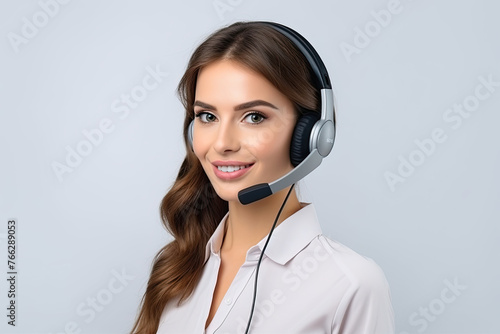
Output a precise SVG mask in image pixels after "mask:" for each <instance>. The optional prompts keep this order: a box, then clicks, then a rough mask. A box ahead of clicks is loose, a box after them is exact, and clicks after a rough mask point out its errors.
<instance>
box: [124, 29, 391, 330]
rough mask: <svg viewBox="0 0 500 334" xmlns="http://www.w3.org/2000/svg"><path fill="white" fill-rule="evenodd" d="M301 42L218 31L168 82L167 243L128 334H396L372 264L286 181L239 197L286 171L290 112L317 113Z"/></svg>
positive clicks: (265, 32)
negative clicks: (178, 144) (262, 193)
mask: <svg viewBox="0 0 500 334" xmlns="http://www.w3.org/2000/svg"><path fill="white" fill-rule="evenodd" d="M302 52H303V51H301V50H300V49H299V48H298V46H297V45H296V43H295V42H293V41H291V40H290V38H289V37H287V36H285V34H283V33H282V32H280V31H278V30H277V29H275V28H274V27H273V26H272V25H271V24H268V23H263V22H245V23H242V22H239V23H235V24H232V25H230V26H228V27H225V28H223V29H220V30H218V31H216V32H215V33H213V34H212V35H211V36H209V37H208V38H207V39H206V40H205V41H204V42H203V43H202V44H201V45H200V46H199V47H198V48H197V49H196V50H195V51H194V53H193V55H192V57H191V59H190V61H189V64H188V68H187V70H186V72H185V74H184V76H183V77H182V79H181V81H180V84H179V87H178V91H179V95H180V97H181V100H182V102H183V105H184V108H185V111H186V115H185V120H184V140H185V142H186V158H185V159H184V162H183V163H182V165H181V167H180V170H179V173H178V176H177V179H176V181H175V183H174V184H173V186H172V188H171V189H170V191H169V192H168V193H167V194H166V196H165V197H164V199H163V201H162V204H161V215H162V219H163V221H164V223H165V226H166V227H167V228H168V229H169V231H170V232H171V233H172V235H173V236H174V241H172V242H171V243H169V244H168V245H166V246H165V247H164V248H163V249H161V250H160V252H159V253H158V254H157V256H156V258H155V260H154V264H153V268H152V272H151V276H150V279H149V282H148V285H147V289H146V292H145V294H144V298H143V300H142V306H141V310H140V313H139V315H138V318H137V320H136V323H135V325H134V328H133V330H132V333H137V334H146V333H147V334H153V333H160V334H164V333H246V332H250V333H346V334H357V333H365V334H373V333H380V334H382V333H384V334H385V333H393V332H394V324H393V321H394V320H393V311H392V306H391V301H390V292H389V287H388V284H387V281H386V279H385V277H384V274H383V273H382V271H381V270H380V268H379V267H378V266H377V265H376V264H375V263H374V262H373V261H372V260H370V259H367V258H364V257H362V256H360V255H358V254H357V253H355V252H354V251H352V250H350V249H349V248H347V247H346V246H343V245H342V244H340V243H338V242H335V241H332V240H329V239H327V238H326V237H324V236H323V235H322V232H321V228H320V224H319V222H318V219H317V217H316V213H315V211H314V206H313V204H307V203H301V202H299V200H298V198H297V195H296V193H295V191H292V188H293V185H292V186H290V187H286V188H285V189H283V190H280V191H277V192H275V193H273V194H271V195H270V196H267V197H265V198H262V199H260V200H257V201H255V202H253V203H251V204H248V205H243V204H242V203H241V202H240V200H239V198H238V192H239V191H240V190H242V189H245V188H248V187H251V186H254V185H256V184H261V183H269V182H272V181H274V180H277V179H279V178H280V177H282V176H283V175H285V174H287V173H288V172H290V171H291V170H292V169H293V168H294V166H295V165H296V164H297V162H293V163H292V161H291V158H290V154H291V153H290V150H291V145H292V144H291V141H292V136H294V131H299V130H297V129H296V123H297V119H298V118H299V117H300V116H301V115H302V114H304V113H306V110H308V111H309V112H311V111H312V113H313V114H316V113H317V115H319V113H320V108H321V106H320V101H321V99H322V98H321V96H320V90H319V89H318V87H317V81H318V80H317V79H315V78H314V73H313V72H314V71H313V70H312V68H311V66H310V62H309V61H308V60H307V59H306V56H305V54H304V53H302ZM314 117H316V116H314ZM317 118H319V116H318V117H317ZM191 124H192V125H191ZM191 131H192V143H191V140H190V138H191V136H190V133H191ZM300 131H301V130H300ZM292 146H293V145H292ZM292 151H293V148H292ZM292 160H293V159H292ZM324 223H328V222H324ZM273 225H275V226H276V227H275V229H274V230H272V229H271V228H272V227H273ZM270 235H271V236H272V237H270ZM268 237H270V238H268ZM256 276H257V277H256Z"/></svg>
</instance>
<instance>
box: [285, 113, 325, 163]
mask: <svg viewBox="0 0 500 334" xmlns="http://www.w3.org/2000/svg"><path fill="white" fill-rule="evenodd" d="M320 118H321V115H320V113H318V112H312V111H310V112H307V113H306V114H304V115H302V116H301V117H300V119H299V120H298V122H297V124H296V125H295V129H294V130H293V135H292V142H291V144H290V162H291V163H292V165H293V167H296V166H298V165H299V164H300V163H301V162H302V160H304V159H305V158H306V157H307V156H308V155H309V153H310V151H309V142H310V137H311V131H312V128H313V127H314V124H316V122H317V121H318V120H319V119H320Z"/></svg>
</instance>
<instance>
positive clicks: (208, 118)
mask: <svg viewBox="0 0 500 334" xmlns="http://www.w3.org/2000/svg"><path fill="white" fill-rule="evenodd" d="M196 117H198V118H199V119H200V121H202V122H203V123H210V122H215V120H216V119H217V118H216V117H215V115H214V114H210V113H208V112H200V113H198V114H196Z"/></svg>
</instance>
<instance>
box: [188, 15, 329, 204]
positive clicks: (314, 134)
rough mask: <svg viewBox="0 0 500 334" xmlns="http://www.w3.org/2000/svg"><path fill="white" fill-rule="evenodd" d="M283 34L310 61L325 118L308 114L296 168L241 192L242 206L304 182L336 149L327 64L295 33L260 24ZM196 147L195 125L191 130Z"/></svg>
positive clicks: (296, 143) (298, 138)
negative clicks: (302, 180)
mask: <svg viewBox="0 0 500 334" xmlns="http://www.w3.org/2000/svg"><path fill="white" fill-rule="evenodd" d="M259 23H262V24H266V25H268V26H270V27H272V28H273V29H275V30H277V31H279V32H280V33H282V34H283V35H285V36H286V37H288V39H289V40H290V41H291V42H293V43H294V44H295V46H296V47H297V48H298V49H299V50H300V51H301V52H302V54H303V55H304V57H305V58H306V59H307V61H308V63H309V65H310V68H311V77H312V80H313V83H314V86H315V88H316V89H317V90H318V91H320V92H321V94H320V96H321V116H320V115H319V113H318V112H316V111H311V110H304V113H303V114H302V115H301V116H300V118H299V120H298V121H297V124H296V125H295V128H294V131H293V135H292V141H291V144H290V161H291V163H292V165H293V166H294V169H292V170H291V171H290V172H288V173H287V174H286V175H284V176H282V177H281V178H279V179H277V180H275V181H273V182H270V183H260V184H256V185H253V186H251V187H248V188H245V189H243V190H240V191H239V192H238V199H239V201H240V202H241V204H250V203H253V202H255V201H258V200H260V199H263V198H265V197H267V196H269V195H272V194H274V193H276V192H278V191H280V190H282V189H285V188H286V187H289V186H291V185H292V184H295V183H297V181H299V180H301V179H302V178H304V177H305V176H306V175H308V174H309V173H310V172H312V171H313V170H314V169H316V168H317V167H318V166H319V165H320V164H321V161H322V160H323V158H324V157H326V156H327V155H328V154H330V151H331V150H332V148H333V143H334V141H335V107H334V101H333V92H332V86H331V83H330V77H329V75H328V71H327V70H326V67H325V64H324V63H323V61H322V60H321V58H320V56H319V55H318V53H317V52H316V50H315V49H314V48H313V46H312V45H311V44H310V43H309V42H308V41H307V40H306V39H305V38H304V37H302V35H300V34H299V33H298V32H296V31H295V30H293V29H291V28H289V27H286V26H284V25H281V24H278V23H275V22H259ZM188 140H189V143H190V145H191V147H192V143H193V122H191V124H190V125H189V128H188Z"/></svg>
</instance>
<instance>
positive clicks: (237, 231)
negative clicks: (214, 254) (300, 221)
mask: <svg viewBox="0 0 500 334" xmlns="http://www.w3.org/2000/svg"><path fill="white" fill-rule="evenodd" d="M288 190H289V188H285V189H283V190H282V191H280V192H278V193H276V194H273V195H272V196H269V197H266V198H264V199H261V200H259V201H257V202H254V203H251V204H248V205H242V204H241V203H239V202H233V201H231V202H229V203H228V204H229V216H228V220H227V222H226V223H227V228H226V234H225V237H224V242H223V245H222V249H221V251H222V252H226V253H227V252H230V253H233V254H239V255H241V256H244V255H245V254H246V252H247V250H248V249H249V248H250V247H252V246H254V245H256V244H257V243H258V242H259V241H260V240H262V239H263V238H264V237H265V236H266V235H268V234H269V232H270V230H271V227H272V225H273V223H274V220H275V219H276V215H277V214H278V211H279V209H280V207H281V205H282V204H283V201H284V200H285V197H286V194H287V192H288ZM300 208H301V206H300V203H299V200H298V198H297V194H296V193H295V191H294V190H292V192H291V193H290V196H289V197H288V200H287V202H286V204H285V206H284V208H283V211H282V212H281V215H280V217H279V219H278V222H277V223H276V226H278V225H279V224H280V223H281V222H283V221H284V220H285V219H286V218H288V217H290V216H291V215H292V214H294V213H295V212H297V211H298V210H300Z"/></svg>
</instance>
